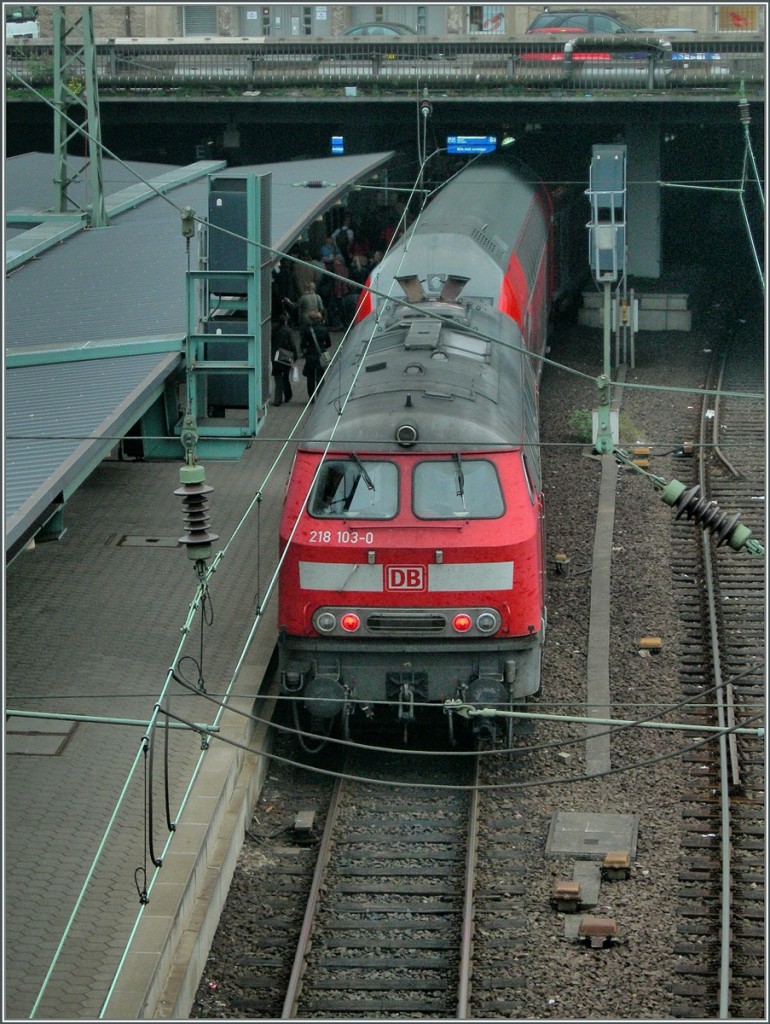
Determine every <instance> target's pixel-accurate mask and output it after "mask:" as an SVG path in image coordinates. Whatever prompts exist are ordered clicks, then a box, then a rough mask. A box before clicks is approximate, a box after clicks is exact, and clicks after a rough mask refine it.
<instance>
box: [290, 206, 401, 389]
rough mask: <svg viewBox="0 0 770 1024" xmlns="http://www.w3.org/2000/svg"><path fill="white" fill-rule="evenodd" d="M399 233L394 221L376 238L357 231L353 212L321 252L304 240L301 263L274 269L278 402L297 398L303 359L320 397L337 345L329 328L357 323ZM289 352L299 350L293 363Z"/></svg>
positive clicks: (311, 384)
mask: <svg viewBox="0 0 770 1024" xmlns="http://www.w3.org/2000/svg"><path fill="white" fill-rule="evenodd" d="M395 231H396V224H395V222H392V223H391V222H388V223H386V224H385V225H384V227H383V228H382V229H381V230H380V231H379V232H377V233H376V234H375V240H374V242H373V241H372V240H371V238H370V237H369V235H368V234H363V233H362V234H360V235H357V233H356V231H355V230H354V228H353V223H352V218H351V215H350V213H345V214H344V215H343V219H342V222H341V223H340V224H339V226H338V227H336V228H335V229H334V230H333V231H330V232H329V233H328V234H327V235H326V237H325V239H324V241H323V243H322V244H321V246H320V249H319V251H318V252H317V253H312V252H309V251H308V249H307V247H306V246H304V245H302V244H300V245H298V246H296V247H295V249H294V250H293V252H292V255H295V256H297V257H298V261H297V262H295V261H294V260H292V261H291V262H290V263H289V265H287V261H285V260H281V261H279V262H278V263H277V264H276V266H275V267H274V268H273V280H272V375H273V378H274V381H275V390H274V396H273V405H282V404H283V403H284V402H290V401H291V400H292V398H293V389H292V377H293V378H294V383H297V379H298V376H299V374H298V372H297V370H296V368H295V367H294V363H296V362H297V361H298V359H299V358H304V360H305V363H304V367H303V370H302V374H303V375H304V377H305V378H306V380H307V393H308V399H309V400H310V401H315V397H314V396H315V392H316V390H317V389H318V388H319V387H320V385H321V381H322V379H323V373H324V370H325V368H326V363H327V362H328V355H327V352H328V349H329V348H331V337H330V335H329V332H330V331H335V332H336V331H344V330H346V329H347V328H348V327H349V325H350V324H351V323H352V321H353V317H354V316H355V311H356V307H357V304H358V297H359V293H360V287H359V286H360V285H363V284H365V283H366V281H367V279H368V277H369V275H370V273H371V272H372V270H373V269H374V267H375V266H376V265H377V264H378V263H379V262H380V260H381V259H382V255H383V251H384V250H385V249H386V248H387V246H388V245H389V244H390V242H391V240H392V239H393V236H394V234H395ZM295 331H296V332H297V334H298V336H299V352H298V350H297V345H296V344H295V341H294V332H295ZM287 352H288V353H293V358H292V361H291V362H288V361H287V358H288V357H287V356H286V353H287ZM279 353H280V357H279Z"/></svg>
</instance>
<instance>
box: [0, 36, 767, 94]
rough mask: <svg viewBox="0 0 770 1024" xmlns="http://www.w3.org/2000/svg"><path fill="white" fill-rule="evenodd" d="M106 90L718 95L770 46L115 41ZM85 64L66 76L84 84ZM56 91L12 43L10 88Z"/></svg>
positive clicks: (746, 79) (656, 41)
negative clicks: (410, 88) (411, 88)
mask: <svg viewBox="0 0 770 1024" xmlns="http://www.w3.org/2000/svg"><path fill="white" fill-rule="evenodd" d="M96 53H97V67H98V73H99V83H100V87H102V88H105V89H112V88H116V89H118V88H119V89H146V88H162V89H175V88H184V89H195V88H201V89H209V88H217V89H223V88H242V89H244V90H248V89H251V88H259V89H263V88H268V87H269V88H281V87H284V86H285V87H301V86H312V87H327V86H328V87H337V88H339V87H341V86H358V87H361V89H362V91H364V92H365V91H366V90H367V88H369V89H374V88H375V87H376V88H377V89H378V90H382V89H383V88H385V89H388V88H393V89H398V88H399V87H401V86H405V85H414V83H415V82H419V84H420V85H425V86H441V87H444V88H451V89H457V90H466V91H467V90H470V89H474V88H478V87H480V86H487V87H505V88H506V89H507V90H508V91H510V92H514V93H515V92H519V91H521V92H528V91H532V92H536V91H542V90H544V89H546V90H547V89H554V88H559V89H562V90H566V91H570V90H585V89H586V88H587V87H590V88H601V89H626V90H627V89H631V88H632V89H635V90H638V89H640V88H642V89H649V90H656V91H657V90H661V89H662V90H669V91H675V90H677V91H678V90H685V91H686V90H688V89H696V88H697V89H703V88H706V89H709V90H716V91H733V90H734V89H735V88H736V86H737V85H738V84H739V83H740V82H743V83H745V84H746V85H747V86H752V85H755V86H762V85H763V84H764V80H765V45H764V38H763V37H747V36H746V35H735V36H720V37H713V36H708V37H706V36H689V35H688V36H686V37H685V36H683V37H681V38H677V37H674V36H672V37H669V38H659V37H656V36H654V35H651V36H647V35H640V36H638V37H637V36H583V37H573V38H570V39H568V40H567V41H565V40H563V39H561V40H557V41H542V40H539V39H538V40H535V41H532V38H531V37H529V36H527V37H517V38H513V37H504V36H498V37H495V38H491V37H489V36H486V37H477V36H469V37H459V36H454V37H452V38H451V39H449V38H446V39H437V38H427V37H416V38H414V37H408V38H404V37H399V38H396V39H393V40H389V39H367V40H365V41H364V40H350V39H334V40H323V41H316V40H313V39H312V38H311V37H307V38H305V39H274V38H261V37H254V38H239V39H224V38H220V37H217V38H214V37H212V38H210V39H197V38H196V39H193V38H172V39H109V40H100V41H98V42H97V46H96ZM79 70H81V69H78V67H77V64H74V63H71V64H70V65H69V66H68V74H69V75H70V77H73V78H76V77H77V75H78V72H79ZM16 76H18V77H19V78H21V79H23V80H24V81H28V82H30V84H32V85H37V86H40V85H48V84H50V83H51V81H52V76H53V44H52V42H50V41H45V40H43V41H41V40H24V41H6V84H7V87H8V88H11V89H12V88H14V86H15V85H16V86H18V84H19V82H18V78H17V77H16Z"/></svg>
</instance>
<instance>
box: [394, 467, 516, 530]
mask: <svg viewBox="0 0 770 1024" xmlns="http://www.w3.org/2000/svg"><path fill="white" fill-rule="evenodd" d="M412 508H413V511H414V514H415V515H416V516H418V517H419V518H420V519H461V518H463V517H467V518H468V519H497V518H499V517H500V516H501V515H502V514H503V512H504V511H505V505H504V503H503V494H502V491H501V489H500V481H499V479H498V476H497V470H496V469H495V467H494V465H493V463H491V462H489V461H488V460H487V459H472V460H470V459H466V458H463V457H461V456H459V455H455V456H454V458H452V459H451V460H444V459H432V460H430V461H429V462H419V463H418V464H417V466H416V467H415V470H414V480H413V486H412Z"/></svg>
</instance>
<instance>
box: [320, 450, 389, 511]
mask: <svg viewBox="0 0 770 1024" xmlns="http://www.w3.org/2000/svg"><path fill="white" fill-rule="evenodd" d="M308 509H309V511H310V515H311V516H317V517H319V518H324V519H392V518H393V517H394V516H395V515H396V513H397V512H398V470H397V468H396V466H395V464H394V463H392V462H369V461H366V460H360V459H358V458H357V457H356V456H351V457H350V459H332V460H330V461H328V462H325V463H324V464H323V466H322V467H321V472H320V473H319V474H318V480H317V481H316V485H315V488H314V489H313V493H312V495H311V497H310V501H309V503H308Z"/></svg>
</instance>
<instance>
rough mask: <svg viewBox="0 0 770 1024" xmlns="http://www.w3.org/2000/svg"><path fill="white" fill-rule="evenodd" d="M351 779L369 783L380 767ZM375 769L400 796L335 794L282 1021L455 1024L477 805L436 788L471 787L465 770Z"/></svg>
mask: <svg viewBox="0 0 770 1024" xmlns="http://www.w3.org/2000/svg"><path fill="white" fill-rule="evenodd" d="M345 771H346V774H347V773H348V772H350V774H351V775H359V774H361V775H364V774H367V775H371V773H372V762H371V758H369V759H368V769H367V761H365V760H363V759H358V758H352V759H350V760H349V761H348V763H347V766H346V770H345ZM376 771H377V773H378V775H380V776H381V777H382V778H383V779H391V780H394V781H396V782H397V783H400V786H399V787H398V788H397V789H393V788H392V787H385V786H383V785H379V784H377V783H369V782H356V781H353V780H352V779H350V778H341V779H339V780H338V782H337V784H336V786H335V792H334V795H333V797H332V803H331V807H330V811H329V814H328V816H327V819H326V829H325V832H324V835H323V839H322V842H321V847H320V849H319V854H318V865H317V868H316V873H315V877H314V879H313V885H312V889H311V894H310V900H309V902H308V907H307V910H306V912H305V919H304V923H303V927H302V933H301V936H300V941H299V945H298V949H297V953H296V957H295V961H294V967H293V970H292V976H291V978H290V982H289V986H288V989H287V993H286V996H285V1000H284V1006H283V1013H282V1016H283V1017H284V1018H294V1017H312V1016H316V1015H321V1016H331V1017H334V1018H341V1017H356V1016H357V1017H360V1016H362V1015H363V1016H371V1015H375V1016H403V1015H416V1016H420V1017H439V1018H440V1017H445V1016H447V1015H451V1016H455V1015H456V1012H457V1000H458V990H459V989H460V987H461V980H460V971H461V963H460V959H461V958H459V957H458V949H459V948H460V943H461V935H462V934H463V931H464V917H463V912H464V907H465V906H466V901H465V886H466V876H467V868H468V844H469V837H470V839H471V841H472V837H473V835H474V833H475V827H474V821H473V818H472V810H473V804H474V801H473V800H472V799H471V798H470V796H469V795H468V793H467V792H465V791H458V790H456V789H446V788H437V787H442V786H443V787H446V786H452V785H467V784H468V782H469V781H470V780H471V779H472V776H471V775H470V773H469V767H468V765H467V760H466V759H463V760H461V761H460V763H458V761H457V759H453V760H451V761H450V762H449V765H447V762H446V760H444V761H443V763H441V764H439V765H435V764H434V765H433V766H431V764H430V762H428V764H427V765H426V764H425V763H424V762H423V764H422V765H420V768H419V772H418V775H415V772H414V768H413V766H412V765H411V764H409V765H405V758H404V757H403V756H401V757H398V756H396V757H392V756H387V757H384V758H380V759H378V762H377V765H376ZM410 778H414V779H415V781H416V780H417V778H419V781H420V784H421V786H427V787H429V788H411V787H410V786H409V784H408V780H409V779H410Z"/></svg>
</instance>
